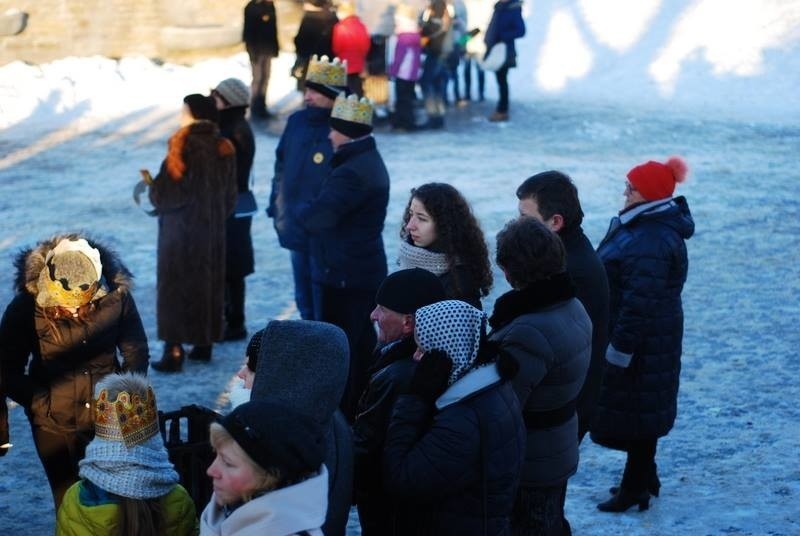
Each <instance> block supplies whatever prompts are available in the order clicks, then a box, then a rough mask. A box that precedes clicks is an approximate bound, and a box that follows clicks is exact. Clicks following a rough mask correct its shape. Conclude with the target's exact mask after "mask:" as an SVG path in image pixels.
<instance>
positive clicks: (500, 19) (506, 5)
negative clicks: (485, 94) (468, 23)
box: [483, 0, 525, 67]
mask: <svg viewBox="0 0 800 536" xmlns="http://www.w3.org/2000/svg"><path fill="white" fill-rule="evenodd" d="M524 35H525V21H524V20H523V19H522V2H521V1H515V0H511V1H509V2H497V3H496V4H495V5H494V12H493V13H492V20H490V21H489V27H488V28H486V34H485V35H484V37H483V41H484V42H485V43H486V53H487V54H488V53H489V50H491V48H492V47H493V46H494V45H496V44H497V43H505V44H506V47H507V49H506V64H507V65H508V66H509V67H515V66H516V64H517V49H516V47H515V46H514V40H515V39H519V38H520V37H523V36H524Z"/></svg>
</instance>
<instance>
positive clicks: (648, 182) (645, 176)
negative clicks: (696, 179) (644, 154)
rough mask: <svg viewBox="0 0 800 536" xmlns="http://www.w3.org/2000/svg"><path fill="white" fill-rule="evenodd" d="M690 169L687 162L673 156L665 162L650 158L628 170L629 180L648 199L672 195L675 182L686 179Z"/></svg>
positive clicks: (652, 199)
mask: <svg viewBox="0 0 800 536" xmlns="http://www.w3.org/2000/svg"><path fill="white" fill-rule="evenodd" d="M688 171H689V168H688V166H687V165H686V162H685V161H684V160H683V159H682V158H680V157H678V156H673V157H671V158H670V159H669V160H667V162H666V163H665V164H662V163H661V162H655V161H653V160H650V161H649V162H645V163H644V164H640V165H638V166H636V167H634V168H633V169H632V170H630V171H629V172H628V180H629V181H630V183H631V184H632V185H633V187H634V188H636V191H638V192H639V193H640V194H641V195H642V197H644V198H645V199H646V200H648V201H655V200H657V199H664V198H667V197H672V193H673V192H674V191H675V184H677V183H679V182H683V181H684V180H686V175H687V173H688Z"/></svg>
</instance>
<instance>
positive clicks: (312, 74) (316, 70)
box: [306, 54, 347, 87]
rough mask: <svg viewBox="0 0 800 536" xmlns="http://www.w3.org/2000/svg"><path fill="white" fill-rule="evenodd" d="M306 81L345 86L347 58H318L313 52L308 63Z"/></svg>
mask: <svg viewBox="0 0 800 536" xmlns="http://www.w3.org/2000/svg"><path fill="white" fill-rule="evenodd" d="M306 82H313V83H315V84H322V85H323V86H338V87H347V60H345V61H342V60H340V59H339V58H333V61H328V56H322V57H321V58H318V57H317V55H316V54H314V55H313V56H311V61H310V62H309V63H308V72H307V73H306Z"/></svg>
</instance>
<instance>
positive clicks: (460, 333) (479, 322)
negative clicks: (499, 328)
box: [414, 300, 486, 385]
mask: <svg viewBox="0 0 800 536" xmlns="http://www.w3.org/2000/svg"><path fill="white" fill-rule="evenodd" d="M415 318H416V329H415V331H414V332H415V334H416V336H417V341H418V342H419V345H420V347H421V348H422V349H423V350H425V351H428V350H443V351H445V352H447V356H448V357H449V358H450V360H451V361H452V362H453V368H452V369H451V371H450V377H449V378H448V379H447V385H453V384H454V383H455V382H457V381H458V380H460V379H461V378H462V377H463V376H464V375H465V374H466V373H467V372H469V370H470V369H471V368H472V366H473V364H474V363H475V360H476V359H477V358H478V351H479V350H480V341H481V336H482V334H483V332H484V330H485V326H486V313H484V312H483V311H479V310H478V309H476V308H475V307H473V306H471V305H470V304H468V303H466V302H463V301H460V300H447V301H442V302H439V303H434V304H432V305H428V306H426V307H422V308H420V309H418V310H417V314H416V316H415Z"/></svg>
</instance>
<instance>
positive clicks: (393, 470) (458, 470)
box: [383, 395, 480, 502]
mask: <svg viewBox="0 0 800 536" xmlns="http://www.w3.org/2000/svg"><path fill="white" fill-rule="evenodd" d="M431 411H432V407H431V406H428V404H426V403H425V402H423V401H422V400H421V399H420V398H419V397H417V396H413V395H403V396H401V397H400V398H398V400H397V403H396V404H395V406H394V411H393V412H392V420H391V423H390V424H389V431H388V433H387V437H386V448H385V449H384V453H383V477H384V483H385V486H386V490H387V491H389V492H390V493H392V494H395V495H398V496H401V497H406V498H413V499H414V500H415V501H419V502H427V501H436V500H440V499H441V498H443V497H447V496H450V495H453V494H455V493H456V492H458V491H460V490H461V489H463V488H464V487H465V486H466V485H467V484H468V482H467V480H466V479H467V478H468V477H469V473H470V471H468V470H466V468H470V467H474V466H475V465H476V464H477V463H478V460H479V458H480V433H479V424H478V419H477V415H476V414H474V413H473V412H472V411H471V410H469V409H468V408H454V407H450V408H447V409H445V410H444V411H442V412H439V413H438V414H437V415H436V416H435V417H434V418H433V422H432V423H431V425H430V427H429V428H428V427H427V426H426V425H427V423H428V422H429V419H430V413H431Z"/></svg>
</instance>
